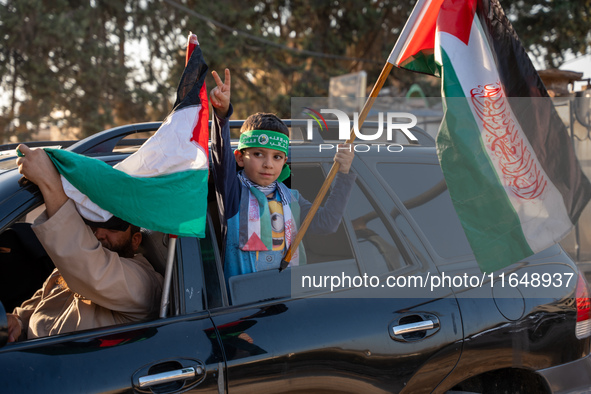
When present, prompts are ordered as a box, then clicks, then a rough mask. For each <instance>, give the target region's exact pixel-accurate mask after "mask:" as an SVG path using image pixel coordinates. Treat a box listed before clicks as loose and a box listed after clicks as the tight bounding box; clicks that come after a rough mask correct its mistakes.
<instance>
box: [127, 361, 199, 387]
mask: <svg viewBox="0 0 591 394" xmlns="http://www.w3.org/2000/svg"><path fill="white" fill-rule="evenodd" d="M201 374H203V368H202V367H200V366H197V367H187V368H181V369H175V370H174V371H167V372H161V373H157V374H154V375H146V376H141V377H140V378H139V379H138V380H139V387H141V388H144V387H150V386H154V385H157V384H163V383H170V382H174V381H177V380H187V379H194V378H196V377H198V376H199V375H201Z"/></svg>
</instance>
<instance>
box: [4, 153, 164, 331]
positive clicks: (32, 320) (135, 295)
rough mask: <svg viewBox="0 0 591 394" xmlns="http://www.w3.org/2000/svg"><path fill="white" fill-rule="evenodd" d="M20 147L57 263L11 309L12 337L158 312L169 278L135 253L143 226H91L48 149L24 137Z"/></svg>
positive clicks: (40, 233)
mask: <svg viewBox="0 0 591 394" xmlns="http://www.w3.org/2000/svg"><path fill="white" fill-rule="evenodd" d="M18 150H19V151H20V152H21V155H22V157H19V158H18V159H17V165H18V167H19V172H20V173H21V174H23V175H24V176H25V177H26V178H27V179H28V180H29V181H31V182H33V183H35V184H36V185H37V186H38V187H39V189H40V190H41V193H42V194H43V198H44V200H45V212H44V213H43V214H42V215H40V216H39V218H37V219H36V220H35V222H34V223H33V226H32V228H33V231H34V232H35V234H36V235H37V237H38V238H39V241H40V242H41V243H42V244H43V246H44V248H45V249H46V251H47V253H48V255H49V256H50V257H51V259H52V260H53V262H54V264H55V266H56V269H55V270H54V271H53V273H52V274H51V275H50V276H49V278H48V279H47V280H46V281H45V283H44V284H43V287H42V288H41V289H39V290H38V291H37V292H36V293H35V294H34V295H33V297H32V298H31V299H29V300H27V301H25V302H24V303H23V304H22V305H21V306H20V307H18V308H15V309H14V311H13V313H12V314H7V317H8V334H9V342H14V341H18V340H23V339H32V338H38V337H44V336H48V335H56V334H61V333H65V332H73V331H78V330H84V329H91V328H96V327H104V326H109V325H114V324H121V323H128V322H134V321H140V320H144V319H148V318H151V317H156V316H157V311H158V306H159V301H160V296H161V291H162V281H163V279H162V276H161V275H160V274H158V273H157V272H156V271H154V269H153V267H152V266H151V265H150V263H149V262H148V261H147V260H146V259H145V258H144V257H143V256H142V255H139V254H136V252H137V249H138V247H139V245H140V242H141V239H142V235H141V233H140V232H139V228H138V227H135V226H131V225H130V224H129V223H126V222H123V221H122V220H115V222H116V223H119V225H120V227H119V228H104V227H96V228H91V227H89V226H87V225H86V224H85V223H84V221H83V220H82V218H81V217H80V215H79V214H78V212H77V210H76V208H75V205H74V203H73V202H72V201H71V200H70V199H68V197H67V196H66V194H65V193H64V189H63V187H62V182H61V179H60V175H59V173H58V172H57V170H56V168H55V166H54V165H53V163H52V161H51V160H50V159H49V157H48V156H47V154H46V153H45V152H44V151H43V150H41V149H37V150H32V149H30V148H28V147H27V146H25V145H22V144H21V145H19V147H18ZM110 222H111V221H110ZM107 223H109V222H107Z"/></svg>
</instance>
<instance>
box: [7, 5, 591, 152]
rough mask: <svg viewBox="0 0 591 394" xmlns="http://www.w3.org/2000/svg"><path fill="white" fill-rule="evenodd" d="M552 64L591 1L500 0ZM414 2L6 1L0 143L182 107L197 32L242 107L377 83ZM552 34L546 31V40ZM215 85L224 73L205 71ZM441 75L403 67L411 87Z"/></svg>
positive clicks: (393, 82)
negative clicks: (191, 40)
mask: <svg viewBox="0 0 591 394" xmlns="http://www.w3.org/2000/svg"><path fill="white" fill-rule="evenodd" d="M501 3H502V5H503V7H505V9H506V11H507V14H508V15H509V16H510V18H511V20H512V21H513V23H514V26H515V29H516V31H517V33H518V35H519V36H520V37H521V39H522V41H523V42H524V44H525V45H526V47H528V48H530V49H531V51H532V52H533V53H534V54H538V55H540V56H544V59H545V61H546V63H547V64H548V65H554V66H556V65H558V64H560V62H562V61H563V59H564V55H565V54H567V53H568V52H569V51H572V53H574V54H577V53H584V52H586V51H587V50H588V45H589V39H590V37H589V33H588V26H589V12H590V8H591V0H577V1H557V0H542V1H540V0H501ZM412 6H413V4H410V2H405V1H398V0H370V1H367V0H315V1H313V0H258V1H240V0H225V1H223V2H220V1H217V2H209V1H203V0H89V1H84V2H80V1H73V0H52V1H49V0H4V1H2V2H0V77H1V80H0V91H1V92H3V96H2V100H1V101H0V111H1V112H0V141H3V140H4V141H6V139H7V138H8V137H10V136H11V135H16V136H17V138H18V139H19V140H26V139H29V138H31V136H32V133H34V132H36V131H38V130H39V129H40V128H41V127H46V126H47V125H56V126H59V127H60V128H62V129H63V130H68V129H72V130H77V129H80V130H81V132H80V134H79V137H83V136H86V135H89V134H92V133H95V132H97V131H100V130H103V129H105V128H107V127H111V126H116V125H120V124H125V123H129V122H136V121H150V120H161V119H163V118H164V117H165V116H166V115H167V114H168V113H169V112H170V110H171V105H172V100H173V99H174V94H175V88H176V85H177V83H178V80H179V78H180V75H181V73H182V70H183V67H184V45H185V44H186V36H187V33H188V32H189V31H193V32H194V33H196V34H197V35H198V36H199V40H200V43H201V46H202V48H203V50H204V54H205V58H206V61H207V62H208V64H209V66H210V70H217V71H218V72H219V73H220V74H222V75H223V70H224V68H226V67H227V68H229V69H230V70H231V72H232V102H233V103H234V107H235V113H236V115H235V117H236V118H239V117H246V116H248V115H249V114H251V113H253V112H259V111H264V112H274V113H277V114H278V115H279V116H281V117H289V116H290V115H291V114H290V99H291V97H304V96H326V95H327V94H328V85H329V79H330V77H332V76H338V75H342V74H345V73H349V72H356V71H360V70H365V71H366V72H367V73H368V79H367V81H368V85H369V88H371V85H373V83H374V82H375V81H376V79H377V77H378V75H379V73H380V71H381V69H382V67H383V65H384V63H385V60H386V59H387V57H388V55H389V53H390V51H391V49H392V46H393V44H394V43H395V41H396V38H397V36H398V34H399V32H400V30H401V29H402V26H404V23H405V22H406V20H407V18H408V15H409V14H410V11H411V9H412ZM540 37H541V39H540ZM206 82H207V85H208V87H209V89H211V88H212V87H213V86H214V81H213V78H211V77H210V76H209V77H208V78H207V80H206ZM416 82H419V83H420V84H421V87H422V88H423V90H424V91H425V93H426V94H427V95H428V96H432V95H438V94H439V93H438V92H439V81H438V80H437V79H434V78H431V77H426V76H420V75H416V74H413V73H409V72H406V71H403V70H397V69H395V70H393V71H392V73H391V76H390V78H389V81H388V82H387V86H388V85H390V86H393V87H394V88H395V90H397V94H399V95H404V93H405V92H406V90H407V89H408V88H409V87H410V85H411V84H412V83H416Z"/></svg>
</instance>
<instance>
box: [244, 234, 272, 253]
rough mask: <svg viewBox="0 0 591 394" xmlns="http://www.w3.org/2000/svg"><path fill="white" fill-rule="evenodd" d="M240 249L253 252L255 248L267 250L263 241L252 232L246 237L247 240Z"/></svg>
mask: <svg viewBox="0 0 591 394" xmlns="http://www.w3.org/2000/svg"><path fill="white" fill-rule="evenodd" d="M242 250H247V251H250V252H254V251H257V250H267V247H266V246H265V244H264V243H263V241H261V239H260V238H259V236H258V235H257V234H256V233H252V235H251V236H250V238H249V239H248V242H246V244H244V247H242Z"/></svg>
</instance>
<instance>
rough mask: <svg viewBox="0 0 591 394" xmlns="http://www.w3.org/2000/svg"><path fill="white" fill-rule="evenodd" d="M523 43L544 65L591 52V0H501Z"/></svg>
mask: <svg viewBox="0 0 591 394" xmlns="http://www.w3.org/2000/svg"><path fill="white" fill-rule="evenodd" d="M501 5H502V6H503V7H505V13H506V14H507V16H508V17H509V19H510V20H511V23H512V25H513V27H514V29H515V31H516V32H517V34H518V36H519V39H520V40H521V42H522V44H523V46H524V47H525V48H526V49H527V50H529V51H530V53H531V54H532V55H533V56H534V58H536V59H539V60H541V61H542V63H543V64H544V66H546V67H549V68H551V67H553V68H558V67H560V65H561V64H562V63H564V61H565V56H567V55H571V56H572V55H575V56H577V55H582V54H586V53H588V52H589V44H590V43H591V34H590V29H589V26H591V0H572V1H567V0H501Z"/></svg>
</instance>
